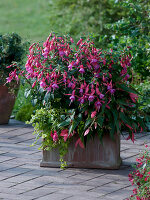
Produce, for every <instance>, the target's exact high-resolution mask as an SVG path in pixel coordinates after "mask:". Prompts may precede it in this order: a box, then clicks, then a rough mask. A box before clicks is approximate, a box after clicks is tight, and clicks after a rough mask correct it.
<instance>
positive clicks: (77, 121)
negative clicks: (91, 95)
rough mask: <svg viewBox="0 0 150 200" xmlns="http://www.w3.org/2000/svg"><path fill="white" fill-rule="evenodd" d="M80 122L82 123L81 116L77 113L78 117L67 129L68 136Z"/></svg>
mask: <svg viewBox="0 0 150 200" xmlns="http://www.w3.org/2000/svg"><path fill="white" fill-rule="evenodd" d="M81 121H82V114H81V113H79V115H78V117H77V118H76V119H74V121H73V123H72V125H71V126H70V128H69V134H70V133H71V132H72V131H74V130H75V129H76V127H77V126H78V125H79V123H80V122H81Z"/></svg>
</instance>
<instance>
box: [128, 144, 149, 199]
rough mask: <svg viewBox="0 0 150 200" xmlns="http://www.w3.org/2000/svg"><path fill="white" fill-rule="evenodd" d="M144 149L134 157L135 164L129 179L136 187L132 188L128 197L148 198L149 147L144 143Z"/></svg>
mask: <svg viewBox="0 0 150 200" xmlns="http://www.w3.org/2000/svg"><path fill="white" fill-rule="evenodd" d="M145 147H146V150H145V151H144V152H143V153H142V154H141V156H140V157H138V158H136V162H137V164H136V166H135V167H134V168H135V169H134V171H133V172H131V173H130V174H129V175H128V176H129V181H130V182H131V184H132V185H135V186H136V188H134V189H133V195H131V196H130V199H136V200H149V199H150V148H149V147H148V145H145Z"/></svg>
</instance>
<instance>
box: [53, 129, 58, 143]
mask: <svg viewBox="0 0 150 200" xmlns="http://www.w3.org/2000/svg"><path fill="white" fill-rule="evenodd" d="M53 141H54V142H57V141H58V134H57V132H56V131H54V134H53Z"/></svg>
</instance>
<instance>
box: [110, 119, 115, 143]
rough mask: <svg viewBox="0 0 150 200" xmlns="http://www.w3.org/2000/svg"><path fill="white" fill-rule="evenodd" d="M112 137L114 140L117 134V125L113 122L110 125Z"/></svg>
mask: <svg viewBox="0 0 150 200" xmlns="http://www.w3.org/2000/svg"><path fill="white" fill-rule="evenodd" d="M110 128H111V129H110V137H111V139H112V140H114V134H115V124H114V123H113V122H111V124H110Z"/></svg>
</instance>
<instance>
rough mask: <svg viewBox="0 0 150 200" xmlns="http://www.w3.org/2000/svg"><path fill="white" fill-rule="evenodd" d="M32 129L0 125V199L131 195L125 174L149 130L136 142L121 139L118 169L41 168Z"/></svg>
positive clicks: (112, 199)
mask: <svg viewBox="0 0 150 200" xmlns="http://www.w3.org/2000/svg"><path fill="white" fill-rule="evenodd" d="M32 133H33V128H32V127H31V126H29V125H25V124H24V123H22V122H19V121H15V120H10V123H9V124H8V125H0V200H1V199H5V200H34V199H37V200H98V199H102V200H124V199H126V198H127V197H129V196H130V194H132V189H133V187H131V184H130V182H129V181H128V173H129V172H130V171H131V165H132V164H133V163H134V162H135V158H136V155H138V154H139V152H140V151H141V150H142V149H143V144H144V143H147V144H149V143H150V133H137V134H136V139H137V141H135V143H134V144H133V143H132V142H131V141H126V140H125V138H124V137H122V138H121V157H122V159H123V163H122V166H121V167H120V169H119V170H102V169H73V168H68V169H66V170H61V169H59V168H41V167H40V166H39V163H40V160H41V158H42V153H41V151H39V150H38V146H34V147H31V146H30V145H31V144H32V142H33V139H34V135H33V134H32Z"/></svg>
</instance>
